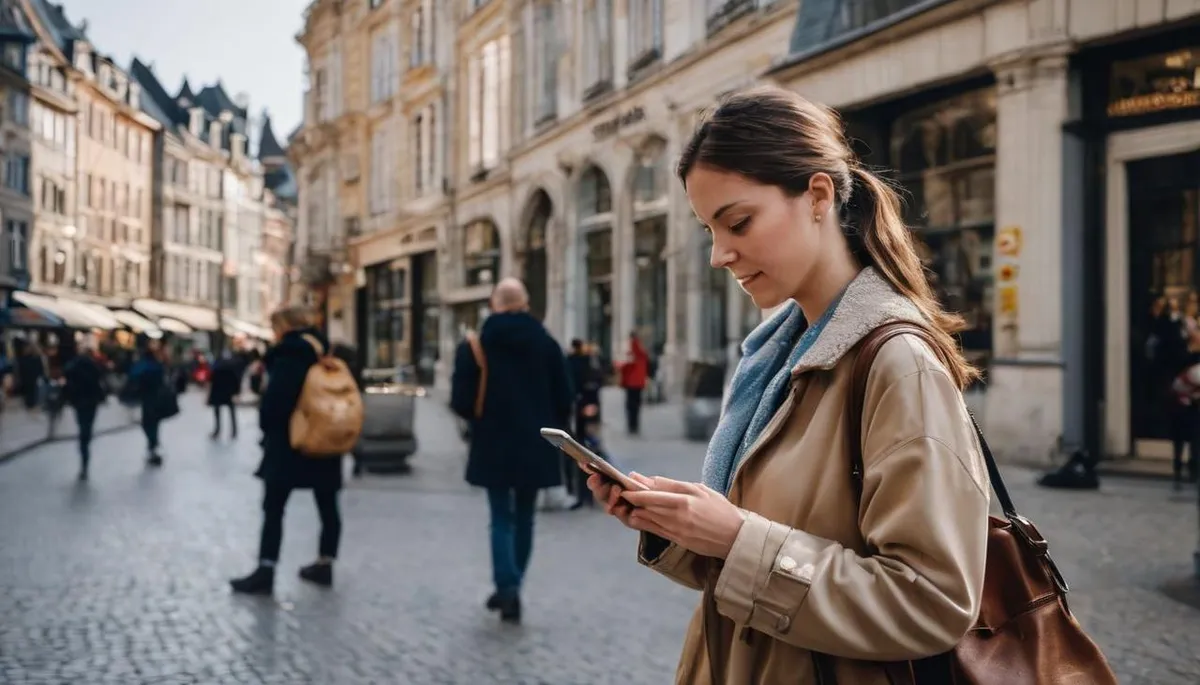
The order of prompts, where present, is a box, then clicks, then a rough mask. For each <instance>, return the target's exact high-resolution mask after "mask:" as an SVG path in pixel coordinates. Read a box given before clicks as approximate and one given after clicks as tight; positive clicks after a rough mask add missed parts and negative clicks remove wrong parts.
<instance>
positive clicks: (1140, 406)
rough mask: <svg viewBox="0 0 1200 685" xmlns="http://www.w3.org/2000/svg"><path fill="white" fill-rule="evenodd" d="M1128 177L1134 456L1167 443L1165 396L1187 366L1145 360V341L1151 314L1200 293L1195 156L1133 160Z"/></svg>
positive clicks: (1198, 157)
mask: <svg viewBox="0 0 1200 685" xmlns="http://www.w3.org/2000/svg"><path fill="white" fill-rule="evenodd" d="M1127 177H1128V179H1129V191H1128V192H1129V279H1130V282H1129V334H1130V342H1131V343H1132V344H1131V346H1130V360H1129V361H1130V364H1129V369H1130V379H1129V389H1130V398H1131V399H1132V400H1133V401H1132V402H1131V403H1130V405H1131V407H1132V410H1131V416H1130V421H1131V424H1132V425H1131V428H1132V435H1133V439H1134V440H1135V450H1137V447H1136V441H1137V440H1165V439H1168V437H1169V433H1168V421H1167V411H1166V409H1167V395H1168V392H1169V388H1170V383H1171V380H1172V379H1173V377H1174V376H1175V374H1177V373H1178V372H1179V371H1181V370H1182V367H1183V365H1185V364H1186V359H1184V358H1176V357H1175V356H1171V355H1164V354H1159V353H1158V352H1157V351H1156V352H1155V353H1154V354H1153V355H1152V354H1150V350H1149V349H1148V346H1147V342H1148V340H1149V339H1150V333H1151V330H1152V327H1153V325H1154V321H1155V317H1156V315H1158V316H1161V315H1166V316H1170V312H1171V311H1172V310H1176V311H1178V312H1180V313H1182V312H1183V308H1184V306H1185V304H1186V302H1187V299H1188V295H1189V294H1190V293H1194V292H1196V291H1197V289H1198V288H1200V280H1198V279H1197V274H1198V273H1200V269H1198V266H1200V265H1198V264H1197V257H1198V256H1200V255H1198V253H1197V249H1196V247H1197V245H1196V239H1197V234H1198V232H1200V231H1198V227H1200V152H1193V153H1189V154H1182V155H1171V156H1167V157H1156V158H1153V159H1145V160H1139V161H1136V162H1130V163H1129V164H1128V167H1127ZM1164 308H1165V312H1166V313H1165V314H1163V312H1162V310H1163V309H1164ZM1155 349H1156V350H1157V349H1158V348H1155ZM1168 356H1170V357H1171V358H1169V359H1168V358H1167V357H1168ZM1177 367H1178V368H1177ZM1137 451H1139V453H1140V452H1141V451H1142V450H1137Z"/></svg>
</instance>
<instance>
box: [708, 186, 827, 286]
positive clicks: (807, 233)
mask: <svg viewBox="0 0 1200 685" xmlns="http://www.w3.org/2000/svg"><path fill="white" fill-rule="evenodd" d="M818 179H820V180H818ZM832 191H833V185H832V182H831V181H830V180H829V177H828V176H825V175H824V174H817V175H816V176H814V177H813V181H812V185H810V187H809V191H808V192H806V193H804V194H802V195H800V196H797V197H789V196H788V195H787V194H785V193H784V192H783V190H782V189H780V188H778V187H776V186H770V185H762V184H760V183H757V182H755V181H753V180H751V179H749V178H746V177H745V176H742V175H740V174H735V173H731V172H728V171H721V170H718V169H714V168H712V167H707V166H704V165H696V167H695V168H693V169H692V171H691V173H689V174H688V176H687V195H688V201H689V202H690V203H691V205H692V211H693V212H695V213H696V217H697V218H699V219H700V221H701V223H703V224H704V225H705V226H707V227H708V229H709V230H710V231H711V232H712V237H713V247H712V258H711V260H710V263H711V264H712V267H713V268H714V269H729V271H730V273H732V274H733V276H734V278H736V279H737V281H738V285H740V286H741V287H742V290H745V291H746V293H747V294H749V295H750V298H751V299H753V300H754V304H755V306H757V307H758V308H759V309H770V308H772V307H775V306H777V305H779V304H781V303H782V302H784V301H786V300H787V299H789V298H792V297H795V296H796V294H797V293H798V292H800V291H801V290H802V289H803V287H804V284H805V283H806V281H807V279H808V278H809V276H810V275H811V274H812V271H813V265H814V264H816V263H817V261H818V258H819V255H820V254H821V249H822V246H821V232H820V230H819V229H820V227H819V225H818V223H817V221H816V219H815V217H816V216H817V215H818V214H820V213H821V212H824V211H828V209H829V205H830V202H829V201H828V198H832V196H833V194H832Z"/></svg>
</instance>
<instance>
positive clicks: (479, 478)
mask: <svg viewBox="0 0 1200 685" xmlns="http://www.w3.org/2000/svg"><path fill="white" fill-rule="evenodd" d="M489 306H490V307H491V312H492V313H491V315H490V316H488V317H487V319H486V320H484V322H483V326H482V328H481V329H480V332H479V337H478V338H477V339H476V340H475V342H476V343H477V344H478V348H477V350H473V349H472V348H473V345H472V341H471V340H470V339H468V340H466V341H464V342H462V343H460V344H459V346H458V350H457V353H456V355H455V359H454V374H453V378H452V380H451V393H450V406H451V407H452V408H453V409H454V411H455V412H456V413H457V414H458V415H459V416H461V417H462V418H464V419H466V420H467V421H468V422H469V423H470V425H471V441H470V454H469V456H468V458H467V471H466V480H467V482H468V483H470V484H471V485H474V486H476V487H481V488H485V489H486V490H487V496H488V505H489V510H490V514H491V551H492V581H493V583H494V585H495V591H494V592H493V593H492V595H491V596H490V597H489V598H488V600H487V604H486V605H487V608H488V609H489V610H493V611H499V612H500V618H501V620H504V621H507V622H513V623H516V622H520V620H521V587H522V581H523V580H524V578H525V572H526V570H527V569H528V567H529V559H530V556H531V554H532V552H533V523H534V521H533V518H534V513H535V509H536V505H537V495H538V491H539V490H541V489H543V488H550V487H554V486H556V485H559V484H560V483H561V482H562V470H561V468H560V465H559V456H558V451H557V450H556V449H555V448H554V447H553V446H551V445H550V443H548V442H546V441H545V440H544V439H543V438H542V437H541V433H540V430H541V429H542V428H543V427H552V428H559V429H565V430H569V428H570V419H571V405H572V399H573V393H572V390H571V381H570V379H569V378H568V372H567V361H566V358H565V357H564V356H563V352H562V348H561V347H560V346H559V344H558V342H556V341H555V340H554V338H552V337H551V336H550V334H549V333H547V332H546V329H545V327H543V326H542V324H541V322H540V321H538V320H537V319H536V318H534V317H533V316H532V315H531V314H530V313H529V293H528V292H527V291H526V290H525V286H524V284H522V283H521V281H519V280H517V279H514V278H506V279H503V280H502V281H500V283H498V284H497V285H496V288H495V290H494V291H493V292H492V296H491V300H490V303H489ZM477 353H478V354H480V358H479V359H477V358H476V354H477ZM480 362H482V364H481V363H480ZM481 389H482V392H481ZM480 394H482V399H483V402H482V407H481V409H482V412H481V413H479V414H478V415H476V402H477V400H478V398H479V396H480Z"/></svg>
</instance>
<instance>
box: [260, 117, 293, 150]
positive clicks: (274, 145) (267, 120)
mask: <svg viewBox="0 0 1200 685" xmlns="http://www.w3.org/2000/svg"><path fill="white" fill-rule="evenodd" d="M286 156H287V153H285V152H284V151H283V146H282V145H280V144H279V141H278V140H277V139H276V138H275V130H274V129H273V128H271V116H270V115H269V114H267V113H266V112H263V125H262V133H261V134H260V135H259V139H258V158H259V159H269V158H271V157H286Z"/></svg>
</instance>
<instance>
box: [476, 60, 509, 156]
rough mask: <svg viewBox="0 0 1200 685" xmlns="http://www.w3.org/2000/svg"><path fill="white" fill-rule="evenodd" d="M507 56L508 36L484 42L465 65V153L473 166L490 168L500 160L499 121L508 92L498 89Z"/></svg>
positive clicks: (505, 74) (500, 86)
mask: <svg viewBox="0 0 1200 685" xmlns="http://www.w3.org/2000/svg"><path fill="white" fill-rule="evenodd" d="M508 59H509V55H508V39H507V38H501V39H499V40H493V41H490V42H488V43H486V44H485V45H484V46H483V49H482V50H480V52H479V55H477V56H476V57H475V58H474V59H472V60H471V62H470V64H469V65H468V75H467V76H468V83H469V84H470V86H471V87H470V91H469V92H468V96H467V97H468V101H467V112H468V116H469V117H470V121H469V122H468V123H469V127H468V135H469V144H468V148H467V150H468V151H467V155H468V161H469V163H470V166H471V168H472V169H478V168H482V169H490V168H492V167H494V166H496V164H497V163H499V161H500V147H501V133H500V131H501V121H502V118H503V117H504V111H505V109H504V100H505V99H506V98H507V93H506V92H504V93H502V92H501V91H502V83H503V82H506V81H507V78H508V69H507V65H508ZM504 90H506V89H504Z"/></svg>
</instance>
